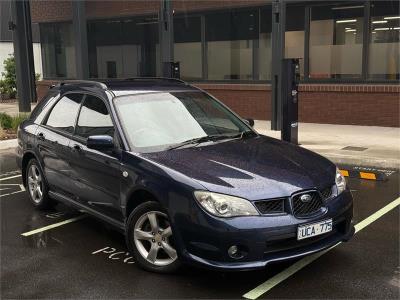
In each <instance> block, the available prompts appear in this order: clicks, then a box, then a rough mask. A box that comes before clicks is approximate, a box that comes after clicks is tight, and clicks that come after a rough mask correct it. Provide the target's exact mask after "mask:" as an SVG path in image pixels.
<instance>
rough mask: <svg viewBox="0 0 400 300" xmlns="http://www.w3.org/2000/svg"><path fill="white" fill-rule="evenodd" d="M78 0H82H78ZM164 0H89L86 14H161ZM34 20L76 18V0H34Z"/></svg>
mask: <svg viewBox="0 0 400 300" xmlns="http://www.w3.org/2000/svg"><path fill="white" fill-rule="evenodd" d="M72 1H74V0H72ZM75 1H78V0H75ZM267 3H268V1H266V0H224V1H216V0H211V1H204V0H199V1H194V0H174V1H173V9H174V10H175V11H176V12H177V13H179V12H190V11H201V10H209V9H220V8H224V7H225V8H226V7H244V6H257V5H265V4H267ZM159 8H160V0H140V1H138V0H134V1H132V0H125V1H116V0H104V1H94V0H89V1H86V15H87V18H88V19H96V18H106V17H120V16H135V15H146V14H158V11H159ZM31 17H32V22H34V23H41V22H60V21H67V20H71V19H72V2H71V0H66V1H47V0H35V1H31Z"/></svg>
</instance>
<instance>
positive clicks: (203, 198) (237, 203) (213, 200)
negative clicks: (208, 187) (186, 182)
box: [194, 191, 259, 218]
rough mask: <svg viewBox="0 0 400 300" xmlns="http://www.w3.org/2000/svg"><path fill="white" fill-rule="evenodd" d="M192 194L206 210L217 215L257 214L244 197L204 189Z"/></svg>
mask: <svg viewBox="0 0 400 300" xmlns="http://www.w3.org/2000/svg"><path fill="white" fill-rule="evenodd" d="M194 196H195V198H196V200H197V201H198V202H199V203H200V205H201V206H202V207H203V208H204V209H205V210H206V211H208V212H209V213H210V214H212V215H214V216H217V217H223V218H228V217H236V216H256V215H259V213H258V212H257V210H256V209H255V207H254V206H253V205H252V204H251V203H250V202H249V201H248V200H246V199H242V198H238V197H234V196H228V195H223V194H217V193H211V192H205V191H195V192H194Z"/></svg>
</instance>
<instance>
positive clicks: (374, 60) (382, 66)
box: [368, 1, 400, 80]
mask: <svg viewBox="0 0 400 300" xmlns="http://www.w3.org/2000/svg"><path fill="white" fill-rule="evenodd" d="M399 44H400V11H399V2H398V1H374V2H372V4H371V19H370V46H369V72H368V73H369V77H370V78H374V79H394V80H395V79H397V80H398V79H399V78H400V77H399V73H400V60H399V57H400V55H399V53H400V48H399Z"/></svg>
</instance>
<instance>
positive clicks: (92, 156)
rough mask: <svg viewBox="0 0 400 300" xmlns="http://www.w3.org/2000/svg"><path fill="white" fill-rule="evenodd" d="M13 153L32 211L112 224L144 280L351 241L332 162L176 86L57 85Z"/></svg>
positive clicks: (256, 262) (348, 202)
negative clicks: (61, 208)
mask: <svg viewBox="0 0 400 300" xmlns="http://www.w3.org/2000/svg"><path fill="white" fill-rule="evenodd" d="M17 152H18V158H17V160H18V164H19V166H20V167H21V169H22V174H23V182H24V185H25V186H26V187H27V191H28V194H29V197H30V199H31V200H32V203H33V204H34V205H35V206H36V207H38V208H45V207H47V206H49V205H51V204H53V203H54V201H61V202H64V203H66V204H69V205H72V206H73V207H76V208H79V209H81V210H84V211H86V212H87V213H88V214H91V215H93V216H95V217H98V218H100V219H102V220H104V221H106V222H108V223H111V224H112V225H114V226H116V227H117V228H118V229H120V230H121V231H122V232H124V234H125V236H126V243H127V246H128V248H129V251H130V252H131V253H132V254H133V255H134V257H135V258H136V261H137V263H138V264H139V265H140V266H141V267H143V268H145V269H147V270H151V271H157V272H172V271H175V270H176V269H177V268H178V267H179V266H180V265H181V264H182V263H190V264H196V265H199V266H205V267H211V268H217V269H223V270H248V269H255V268H263V267H265V266H266V265H267V264H269V263H271V262H276V261H281V260H286V259H292V258H296V257H300V256H303V255H307V254H310V253H313V252H316V251H320V250H322V249H325V248H328V247H330V246H332V245H334V244H336V243H338V242H340V241H347V240H349V239H350V238H351V236H352V235H353V233H354V227H353V226H352V222H351V220H352V210H353V205H352V196H351V193H350V191H349V190H348V188H347V187H346V182H345V179H344V178H343V176H342V175H341V174H340V172H339V171H338V169H337V168H336V166H335V165H334V164H332V163H331V162H330V161H328V160H327V159H325V158H323V157H321V156H319V155H317V154H315V153H313V152H310V151H308V150H305V149H303V148H300V147H298V146H294V145H292V144H288V143H285V142H282V141H279V140H276V139H273V138H269V137H266V136H261V135H259V134H257V133H256V132H255V131H254V130H253V129H252V127H251V126H250V120H245V119H242V118H240V117H239V116H238V115H236V114H235V113H233V112H232V111H231V110H229V109H228V108H227V107H226V106H225V105H223V104H222V103H221V102H219V101H218V100H216V99H215V98H213V97H212V96H210V95H208V94H207V93H205V92H204V91H202V90H199V89H198V88H195V87H193V86H190V85H188V84H186V83H185V82H182V81H179V80H173V79H164V78H137V79H135V78H132V79H129V80H121V81H109V82H92V81H75V82H74V81H72V82H63V83H60V84H58V85H57V86H55V87H53V88H51V89H50V90H49V92H48V94H47V96H46V97H45V98H44V99H43V100H42V101H41V102H40V103H39V104H38V105H37V107H36V108H35V110H34V111H33V112H32V114H31V117H30V119H29V120H27V121H25V122H24V123H22V124H21V126H20V129H19V132H18V149H17Z"/></svg>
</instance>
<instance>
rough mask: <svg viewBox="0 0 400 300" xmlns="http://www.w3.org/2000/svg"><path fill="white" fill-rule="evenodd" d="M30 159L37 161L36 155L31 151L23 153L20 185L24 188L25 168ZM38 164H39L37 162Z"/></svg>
mask: <svg viewBox="0 0 400 300" xmlns="http://www.w3.org/2000/svg"><path fill="white" fill-rule="evenodd" d="M31 159H36V160H37V161H38V159H37V157H36V155H35V154H34V153H33V152H31V151H27V152H25V153H24V155H23V156H22V162H21V175H22V184H23V185H24V186H26V167H27V166H28V163H29V161H30V160H31ZM38 163H39V164H40V162H39V161H38Z"/></svg>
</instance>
